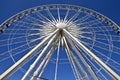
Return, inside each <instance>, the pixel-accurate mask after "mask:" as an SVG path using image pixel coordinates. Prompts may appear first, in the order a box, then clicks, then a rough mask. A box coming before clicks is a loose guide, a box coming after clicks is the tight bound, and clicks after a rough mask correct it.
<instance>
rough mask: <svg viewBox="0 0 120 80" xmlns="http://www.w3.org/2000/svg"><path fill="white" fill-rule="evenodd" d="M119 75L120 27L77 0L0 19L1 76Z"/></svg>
mask: <svg viewBox="0 0 120 80" xmlns="http://www.w3.org/2000/svg"><path fill="white" fill-rule="evenodd" d="M13 79H15V80H120V27H119V26H118V25H117V24H116V23H114V22H113V21H112V20H110V19H109V18H107V17H105V16H104V15H102V14H100V13H98V12H96V11H94V10H91V9H88V8H85V7H81V6H76V5H67V4H51V5H43V6H37V7H34V8H30V9H27V10H24V11H22V12H20V13H18V14H16V15H14V16H12V17H10V18H9V19H7V20H6V21H5V22H3V23H2V24H1V25H0V80H13Z"/></svg>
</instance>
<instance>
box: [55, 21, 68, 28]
mask: <svg viewBox="0 0 120 80" xmlns="http://www.w3.org/2000/svg"><path fill="white" fill-rule="evenodd" d="M66 26H67V24H66V23H64V22H58V23H57V24H56V27H57V28H60V29H64V28H66Z"/></svg>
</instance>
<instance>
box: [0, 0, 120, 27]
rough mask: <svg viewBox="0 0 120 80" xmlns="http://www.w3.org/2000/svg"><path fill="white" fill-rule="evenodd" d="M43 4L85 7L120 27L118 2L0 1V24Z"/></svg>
mask: <svg viewBox="0 0 120 80" xmlns="http://www.w3.org/2000/svg"><path fill="white" fill-rule="evenodd" d="M45 4H72V5H79V6H83V7H87V8H90V9H93V10H95V11H97V12H99V13H101V14H103V15H105V16H107V17H108V18H110V19H112V20H113V21H114V22H116V23H117V24H118V25H120V0H0V24H1V23H2V22H3V21H4V20H6V19H8V18H9V17H11V16H12V15H14V14H16V13H19V12H20V11H23V10H25V9H28V8H32V7H35V6H40V5H45Z"/></svg>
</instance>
